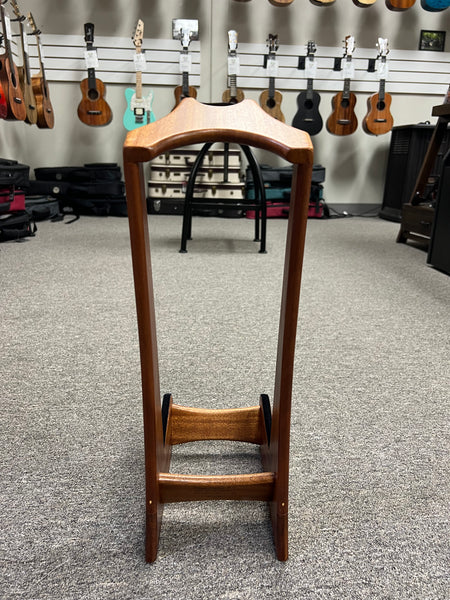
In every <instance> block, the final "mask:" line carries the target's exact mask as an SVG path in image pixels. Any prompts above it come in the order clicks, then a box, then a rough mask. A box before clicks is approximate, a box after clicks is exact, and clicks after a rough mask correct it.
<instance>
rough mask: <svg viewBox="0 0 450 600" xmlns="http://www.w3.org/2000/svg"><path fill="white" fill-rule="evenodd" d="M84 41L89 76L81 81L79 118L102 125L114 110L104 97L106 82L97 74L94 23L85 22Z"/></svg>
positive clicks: (91, 123)
mask: <svg viewBox="0 0 450 600" xmlns="http://www.w3.org/2000/svg"><path fill="white" fill-rule="evenodd" d="M84 41H85V42H86V66H87V73H88V76H87V78H86V79H83V81H82V82H81V83H80V88H81V92H82V95H83V97H82V99H81V101H80V104H79V105H78V111H77V112H78V118H79V119H80V121H82V122H83V123H84V124H85V125H91V126H93V127H102V126H103V125H108V123H110V122H111V120H112V111H111V108H110V107H109V104H108V103H107V102H106V100H105V99H104V97H103V96H104V95H105V92H106V90H105V84H104V83H103V81H101V80H100V79H97V77H96V76H95V67H96V66H97V51H96V49H95V48H94V24H93V23H85V24H84Z"/></svg>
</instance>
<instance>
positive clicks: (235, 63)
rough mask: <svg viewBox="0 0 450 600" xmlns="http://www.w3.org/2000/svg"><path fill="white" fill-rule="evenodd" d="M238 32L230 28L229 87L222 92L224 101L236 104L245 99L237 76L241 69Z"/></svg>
mask: <svg viewBox="0 0 450 600" xmlns="http://www.w3.org/2000/svg"><path fill="white" fill-rule="evenodd" d="M237 37H238V36H237V32H236V31H235V30H234V29H230V31H229V32H228V84H229V85H228V89H227V90H225V91H224V93H223V94H222V102H226V103H228V104H236V102H241V101H242V100H243V99H244V92H243V91H242V90H241V89H240V88H238V87H237V82H236V77H237V73H238V70H239V57H238V55H237Z"/></svg>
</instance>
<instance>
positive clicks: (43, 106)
mask: <svg viewBox="0 0 450 600" xmlns="http://www.w3.org/2000/svg"><path fill="white" fill-rule="evenodd" d="M28 22H29V24H30V26H31V29H32V31H33V34H34V35H35V37H36V46H37V52H38V59H39V68H40V70H39V73H38V74H37V75H33V76H32V77H31V85H32V86H33V93H34V98H35V100H36V111H37V126H38V127H39V129H53V126H54V124H55V115H54V113H53V106H52V103H51V100H50V92H49V90H48V83H47V79H46V77H45V69H44V62H43V58H42V55H43V52H42V44H41V37H40V34H41V32H40V30H39V29H38V28H37V27H36V23H35V21H34V19H33V15H32V14H31V13H28Z"/></svg>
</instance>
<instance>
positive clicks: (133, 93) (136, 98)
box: [123, 19, 155, 131]
mask: <svg viewBox="0 0 450 600" xmlns="http://www.w3.org/2000/svg"><path fill="white" fill-rule="evenodd" d="M143 37H144V22H143V21H141V19H139V21H138V22H137V26H136V31H135V32H134V36H133V37H132V40H133V43H134V46H135V48H136V53H135V55H134V64H135V68H136V90H133V89H132V88H127V89H126V90H125V98H126V101H127V109H126V111H125V114H124V115H123V124H124V127H125V129H128V131H131V130H132V129H136V128H137V127H142V126H143V125H147V124H148V123H153V121H154V120H155V115H154V114H153V111H152V102H153V93H152V92H149V93H148V95H147V96H146V97H145V98H144V97H143V96H142V71H143V69H144V68H145V54H144V53H143V52H142V39H143Z"/></svg>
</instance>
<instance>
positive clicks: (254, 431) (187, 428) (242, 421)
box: [166, 404, 263, 445]
mask: <svg viewBox="0 0 450 600" xmlns="http://www.w3.org/2000/svg"><path fill="white" fill-rule="evenodd" d="M262 428H263V421H262V415H261V411H260V408H259V406H254V407H250V408H235V409H217V410H214V409H213V410H211V409H200V408H190V407H184V406H179V405H177V404H173V405H172V411H171V416H170V421H169V423H168V433H167V438H166V443H169V444H173V445H175V444H184V443H186V442H193V441H196V440H233V441H241V442H249V443H252V444H260V443H261V441H262Z"/></svg>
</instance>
